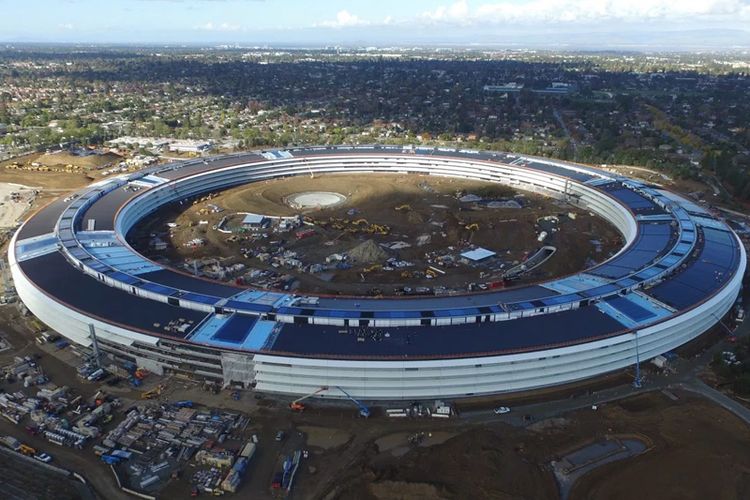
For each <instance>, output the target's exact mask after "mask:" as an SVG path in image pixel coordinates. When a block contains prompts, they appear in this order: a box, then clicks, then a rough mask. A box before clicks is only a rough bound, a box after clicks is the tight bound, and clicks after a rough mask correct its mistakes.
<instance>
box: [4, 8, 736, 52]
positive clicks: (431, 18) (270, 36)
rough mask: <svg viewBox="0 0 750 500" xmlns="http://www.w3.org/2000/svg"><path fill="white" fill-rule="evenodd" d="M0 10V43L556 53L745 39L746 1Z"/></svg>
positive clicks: (733, 42)
mask: <svg viewBox="0 0 750 500" xmlns="http://www.w3.org/2000/svg"><path fill="white" fill-rule="evenodd" d="M0 12H2V16H0V41H3V42H33V41H38V42H102V43H117V42H122V43H153V42H158V43H162V42H178V43H199V44H200V43H218V42H229V43H252V44H280V43H289V44H308V45H325V44H338V43H345V44H373V45H389V44H394V45H395V44H413V43H420V42H422V43H448V44H463V45H466V44H472V43H478V44H493V43H498V44H504V45H513V44H524V43H532V44H534V43H540V44H547V45H550V46H553V45H554V44H555V42H556V41H560V43H567V44H570V43H573V44H574V43H576V41H579V42H586V41H587V40H588V39H587V38H586V36H587V35H591V36H592V37H593V39H592V40H588V41H589V42H590V43H594V44H596V43H599V41H601V42H602V43H606V42H610V43H612V42H614V43H617V41H618V40H623V41H624V42H623V43H639V42H640V43H644V44H648V43H650V42H654V43H658V41H659V40H662V39H664V37H665V35H664V33H665V32H668V33H674V32H677V31H679V32H683V33H684V32H685V31H688V30H706V33H705V34H704V35H702V36H705V37H706V38H707V39H708V38H710V37H712V36H713V35H711V34H710V31H711V30H712V29H718V28H721V29H722V30H727V29H738V30H743V31H745V32H746V33H750V0H458V1H452V0H448V1H442V0H347V1H344V0H25V1H24V0H0ZM623 33H625V34H623ZM644 33H645V34H646V35H644V36H642V38H641V39H639V38H638V36H639V35H636V34H641V35H642V34H644ZM608 34H617V36H616V37H615V38H614V39H611V38H608V37H609V35H608ZM743 37H744V35H743V34H742V33H740V37H739V39H738V40H734V39H733V38H732V37H725V38H723V39H722V41H721V42H720V43H721V44H727V45H732V44H736V45H744V43H745V41H747V37H744V38H743ZM667 38H669V39H679V40H683V42H684V43H691V42H692V43H700V42H701V40H695V39H692V40H691V38H690V37H684V36H683V37H675V36H674V35H669V36H668V37H667ZM530 41H531V42H530ZM683 42H679V41H677V42H674V41H673V42H672V43H678V44H679V43H683Z"/></svg>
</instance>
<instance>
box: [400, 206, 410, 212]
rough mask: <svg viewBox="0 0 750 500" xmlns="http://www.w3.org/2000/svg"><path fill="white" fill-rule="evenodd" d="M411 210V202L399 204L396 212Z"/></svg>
mask: <svg viewBox="0 0 750 500" xmlns="http://www.w3.org/2000/svg"><path fill="white" fill-rule="evenodd" d="M409 210H411V205H409V204H404V205H399V206H397V207H396V212H402V211H406V212H408V211H409Z"/></svg>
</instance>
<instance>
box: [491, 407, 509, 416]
mask: <svg viewBox="0 0 750 500" xmlns="http://www.w3.org/2000/svg"><path fill="white" fill-rule="evenodd" d="M492 411H494V412H495V415H505V414H506V413H510V408H508V407H507V406H498V407H497V408H495V409H494V410H492Z"/></svg>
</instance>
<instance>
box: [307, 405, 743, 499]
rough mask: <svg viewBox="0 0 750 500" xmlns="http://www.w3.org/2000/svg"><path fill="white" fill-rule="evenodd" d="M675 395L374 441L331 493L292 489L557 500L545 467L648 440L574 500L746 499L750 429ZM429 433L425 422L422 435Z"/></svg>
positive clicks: (577, 489) (577, 491)
mask: <svg viewBox="0 0 750 500" xmlns="http://www.w3.org/2000/svg"><path fill="white" fill-rule="evenodd" d="M678 394H679V396H680V399H679V400H678V401H671V400H669V399H668V398H666V397H665V396H663V395H662V394H661V393H648V394H644V395H641V396H636V397H633V398H630V399H626V400H623V401H621V402H619V403H612V404H609V405H606V406H605V407H603V408H600V409H599V411H597V412H593V411H591V410H581V411H578V412H575V413H572V414H569V415H566V418H564V419H553V420H551V421H550V422H546V421H544V422H541V423H538V424H535V425H534V426H533V427H531V428H530V429H518V428H513V427H510V426H506V425H504V424H494V425H493V424H488V425H485V426H480V427H470V428H466V427H464V430H463V432H461V431H460V430H459V431H458V432H456V431H455V430H454V434H457V435H455V437H451V438H449V439H448V440H446V441H444V442H441V441H440V440H438V442H437V443H435V444H433V445H429V446H419V447H414V446H410V445H409V444H408V443H407V442H406V438H405V435H406V434H403V435H402V436H401V437H402V438H403V439H402V441H403V442H402V444H401V446H400V447H399V446H394V445H393V444H392V443H390V442H385V441H384V439H385V438H380V439H379V440H376V441H374V442H373V443H371V444H370V445H369V446H365V447H363V448H362V452H361V454H360V455H359V456H358V457H357V458H355V459H354V460H353V461H352V463H350V464H349V466H347V467H346V469H345V470H343V471H342V472H340V473H339V474H338V476H337V478H336V479H335V480H334V481H331V483H329V484H328V485H327V486H319V487H318V488H315V487H314V486H313V485H312V484H311V483H310V481H308V479H307V476H303V477H304V479H303V480H302V481H301V482H300V484H299V488H298V489H297V491H300V490H301V489H303V488H304V487H305V486H313V491H314V493H313V492H311V494H310V495H309V496H307V495H306V496H305V497H304V498H327V499H344V498H362V499H396V498H498V499H501V498H502V499H506V498H508V499H509V498H518V499H521V498H524V499H526V498H534V499H545V498H549V499H554V498H557V497H558V493H557V487H556V484H555V482H554V480H553V476H552V473H551V472H550V469H549V462H550V461H551V460H553V459H556V458H558V457H560V456H562V455H563V454H565V453H567V452H568V451H570V450H572V449H575V448H577V447H580V446H582V445H585V444H587V443H589V442H592V441H594V440H598V439H602V438H603V437H604V436H606V435H609V434H615V433H616V434H625V435H627V434H640V435H643V436H646V437H648V438H649V439H650V440H651V441H652V442H653V448H652V449H651V450H649V451H648V452H646V453H644V454H642V455H640V456H638V457H635V458H631V459H626V460H624V461H619V462H615V463H611V464H608V465H604V466H603V467H601V468H599V469H595V470H594V471H592V472H591V473H589V474H588V475H585V476H583V478H582V479H581V480H579V481H578V482H577V483H576V484H575V486H574V488H573V492H572V496H571V498H572V499H632V498H657V497H658V498H666V499H705V498H721V499H742V498H748V495H749V494H750V474H748V473H749V472H750V455H748V454H747V449H748V446H749V445H750V429H749V428H748V427H747V426H746V425H744V424H743V423H742V422H741V421H740V420H739V419H737V418H736V417H734V416H733V415H731V414H730V413H728V412H726V411H725V410H723V409H721V408H719V407H717V406H714V405H713V404H711V403H709V402H706V401H704V400H702V399H697V398H695V397H693V396H691V395H687V394H684V393H678ZM430 427H431V426H430V425H429V422H425V423H424V425H423V426H422V427H421V429H420V430H422V431H429V429H430ZM532 429H533V430H532ZM435 432H436V434H438V435H439V433H440V431H439V430H437V431H435ZM386 443H387V445H386V446H378V445H385V444H386ZM428 444H429V440H428ZM404 447H406V448H408V451H407V452H406V453H403V448H404ZM340 454H341V452H340ZM655 492H658V493H656V494H655Z"/></svg>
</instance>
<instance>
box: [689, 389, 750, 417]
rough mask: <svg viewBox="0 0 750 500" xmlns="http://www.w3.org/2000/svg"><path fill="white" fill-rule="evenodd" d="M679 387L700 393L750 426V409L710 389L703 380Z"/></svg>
mask: <svg viewBox="0 0 750 500" xmlns="http://www.w3.org/2000/svg"><path fill="white" fill-rule="evenodd" d="M679 387H680V388H681V389H684V390H686V391H690V392H695V393H698V394H700V395H702V396H704V397H706V398H708V399H710V400H711V401H713V402H714V403H716V404H717V405H719V406H721V407H722V408H724V409H725V410H727V411H730V412H732V413H734V414H735V415H736V416H737V417H739V418H741V419H742V420H744V421H745V423H746V424H750V408H748V407H747V406H745V405H743V404H741V403H738V402H737V401H735V400H734V399H732V398H730V397H729V396H727V395H726V394H724V393H723V392H721V391H717V390H716V389H714V388H713V387H709V386H708V385H706V384H705V383H703V381H702V380H699V379H695V380H694V381H693V382H691V383H686V384H679Z"/></svg>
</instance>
